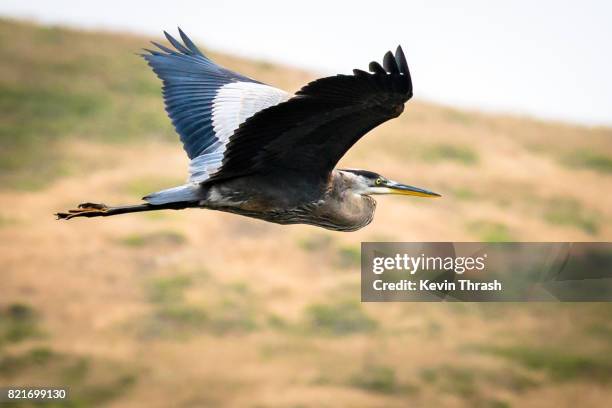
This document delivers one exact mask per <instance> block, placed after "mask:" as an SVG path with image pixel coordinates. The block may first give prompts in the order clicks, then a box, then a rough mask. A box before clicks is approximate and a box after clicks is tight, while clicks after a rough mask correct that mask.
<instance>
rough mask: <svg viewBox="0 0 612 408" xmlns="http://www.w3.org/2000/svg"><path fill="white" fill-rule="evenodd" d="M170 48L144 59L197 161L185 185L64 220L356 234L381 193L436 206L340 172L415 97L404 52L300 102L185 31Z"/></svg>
mask: <svg viewBox="0 0 612 408" xmlns="http://www.w3.org/2000/svg"><path fill="white" fill-rule="evenodd" d="M164 34H165V35H166V38H167V39H168V41H169V42H170V44H171V45H172V47H174V49H173V48H170V47H166V46H164V45H161V44H157V43H155V42H153V45H155V46H156V47H157V49H156V50H148V49H146V50H145V51H146V53H145V54H143V55H142V56H143V57H144V59H145V60H146V61H147V62H148V64H149V65H150V66H151V68H152V69H153V71H154V72H155V73H156V74H157V76H158V77H159V78H160V79H161V80H162V82H163V96H164V101H165V105H166V111H167V112H168V115H169V116H170V119H171V120H172V123H173V124H174V127H175V129H176V131H177V133H178V134H179V135H180V138H181V141H182V142H183V147H184V149H185V151H186V152H187V156H189V159H190V160H191V162H190V165H189V179H188V182H187V183H186V184H184V185H181V186H178V187H173V188H169V189H166V190H162V191H158V192H155V193H151V194H149V195H147V196H146V197H144V198H143V200H144V203H142V204H137V205H127V206H107V205H105V204H95V203H83V204H80V205H79V206H78V208H77V209H74V210H69V211H68V212H60V213H57V214H56V215H57V217H58V219H67V220H68V219H72V218H76V217H108V216H112V215H117V214H125V213H132V212H141V211H155V210H164V209H173V210H179V209H185V208H205V209H211V210H219V211H226V212H230V213H235V214H239V215H243V216H247V217H253V218H258V219H261V220H265V221H269V222H274V223H278V224H310V225H315V226H318V227H323V228H327V229H330V230H336V231H355V230H358V229H360V228H363V227H364V226H366V225H368V224H369V223H370V222H371V221H372V218H373V216H374V210H375V207H376V201H375V200H374V199H373V198H372V197H371V196H372V195H376V194H403V195H412V196H420V197H439V194H436V193H433V192H431V191H428V190H424V189H421V188H417V187H413V186H409V185H405V184H401V183H398V182H395V181H392V180H389V179H387V178H385V177H383V176H381V175H380V174H377V173H374V172H372V171H367V170H354V169H335V166H336V164H337V163H338V161H339V160H340V158H341V157H342V156H343V155H344V154H345V153H346V152H347V151H348V150H349V149H350V148H351V147H352V146H353V144H355V143H356V142H357V141H358V140H359V139H360V138H361V137H362V136H364V135H365V134H366V133H368V132H369V131H370V130H372V129H373V128H375V127H376V126H378V125H380V124H382V123H383V122H386V121H388V120H389V119H392V118H395V117H397V116H399V115H400V114H401V113H402V111H403V110H404V104H405V103H406V102H407V101H408V100H409V99H410V98H411V97H412V80H411V77H410V72H409V70H408V64H407V63H406V57H405V56H404V52H403V51H402V49H401V47H397V51H396V52H395V55H393V54H392V53H391V52H390V51H389V52H387V53H386V54H385V56H384V59H383V64H382V66H381V65H380V64H379V63H377V62H371V63H370V65H369V71H370V72H366V71H362V70H359V69H355V70H353V75H336V76H331V77H326V78H321V79H317V80H315V81H313V82H310V83H309V84H307V85H305V86H304V87H303V88H301V89H300V90H299V91H297V92H296V93H295V95H291V94H289V93H287V92H285V91H282V90H280V89H277V88H274V87H271V86H269V85H266V84H263V83H261V82H259V81H256V80H254V79H251V78H248V77H246V76H244V75H241V74H238V73H236V72H232V71H230V70H228V69H226V68H223V67H221V66H219V65H217V64H215V63H214V62H213V61H211V60H210V59H209V58H207V57H206V56H205V55H204V54H203V53H202V52H201V51H200V50H199V49H198V48H197V47H196V45H195V44H194V43H193V42H192V41H191V39H189V37H187V35H185V33H184V32H183V31H182V30H181V29H180V28H179V34H180V37H181V39H182V43H181V42H180V41H178V40H177V39H175V38H174V37H172V36H171V35H169V34H168V33H166V32H164Z"/></svg>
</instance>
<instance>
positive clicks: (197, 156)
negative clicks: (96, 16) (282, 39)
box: [143, 28, 291, 182]
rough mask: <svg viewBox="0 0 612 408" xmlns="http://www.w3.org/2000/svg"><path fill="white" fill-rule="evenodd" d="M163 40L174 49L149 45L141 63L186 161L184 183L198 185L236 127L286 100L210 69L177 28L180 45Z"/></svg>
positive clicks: (217, 162) (250, 82) (259, 85)
mask: <svg viewBox="0 0 612 408" xmlns="http://www.w3.org/2000/svg"><path fill="white" fill-rule="evenodd" d="M164 34H165V35H166V38H167V39H168V41H169V42H170V44H172V46H173V47H174V49H171V48H168V47H165V46H163V45H161V44H157V43H155V42H154V43H153V44H154V45H155V46H156V47H157V48H159V50H146V51H147V54H144V55H143V57H144V58H145V59H146V60H147V62H148V63H149V65H150V66H151V68H152V69H153V71H154V72H155V73H156V74H157V76H158V77H159V78H160V79H161V80H162V81H163V95H164V102H165V104H166V111H167V112H168V115H169V116H170V119H172V123H173V124H174V127H175V129H176V131H177V133H178V134H179V135H180V137H181V141H182V142H183V147H184V149H185V151H186V152H187V155H188V156H189V158H190V159H192V161H191V164H190V173H191V176H190V180H191V181H192V182H203V181H205V180H206V179H207V178H208V177H209V175H210V174H212V173H215V172H217V170H218V169H219V168H220V167H221V163H222V160H223V157H224V152H225V146H226V144H227V143H228V140H229V138H230V136H231V135H232V134H233V133H234V131H235V130H236V129H237V128H238V126H239V125H240V124H241V123H243V122H244V121H245V120H246V119H248V118H249V117H251V116H253V115H254V114H255V113H257V112H259V111H261V110H262V109H265V108H267V107H270V106H273V105H276V104H278V103H280V102H283V101H286V100H287V99H289V98H290V97H291V95H289V94H288V93H286V92H284V91H282V90H280V89H276V88H273V87H271V86H268V85H265V84H262V83H260V82H258V81H255V80H253V79H251V78H248V77H246V76H243V75H240V74H238V73H235V72H232V71H230V70H228V69H225V68H223V67H221V66H219V65H217V64H215V63H214V62H212V61H211V60H210V59H208V58H207V57H206V56H204V54H202V52H201V51H200V50H199V49H198V48H197V47H196V45H195V44H194V43H193V42H192V41H191V40H190V39H189V37H187V35H185V33H184V32H183V31H182V30H181V29H180V28H179V34H180V36H181V39H182V40H183V44H182V43H181V42H179V41H178V40H176V39H175V38H173V37H172V36H171V35H169V34H168V33H166V32H164Z"/></svg>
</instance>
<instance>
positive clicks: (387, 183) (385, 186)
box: [339, 169, 440, 197]
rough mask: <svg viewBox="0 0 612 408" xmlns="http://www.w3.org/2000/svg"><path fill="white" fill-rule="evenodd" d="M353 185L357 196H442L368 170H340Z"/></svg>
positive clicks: (352, 187)
mask: <svg viewBox="0 0 612 408" xmlns="http://www.w3.org/2000/svg"><path fill="white" fill-rule="evenodd" d="M339 171H340V172H341V173H342V174H343V175H344V176H345V177H347V178H348V180H349V182H350V183H351V187H350V188H351V190H352V191H353V192H354V193H356V194H362V195H373V194H399V195H411V196H418V197H440V194H438V193H434V192H432V191H428V190H424V189H422V188H418V187H414V186H409V185H406V184H401V183H398V182H396V181H393V180H389V179H388V178H386V177H383V176H381V175H380V174H378V173H374V172H373V171H368V170H353V169H342V170H339Z"/></svg>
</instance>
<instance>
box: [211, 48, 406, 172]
mask: <svg viewBox="0 0 612 408" xmlns="http://www.w3.org/2000/svg"><path fill="white" fill-rule="evenodd" d="M383 65H384V67H385V68H383V66H381V65H380V64H379V63H377V62H372V63H370V65H369V68H370V71H372V73H367V72H365V71H361V70H355V71H354V75H336V76H333V77H327V78H321V79H318V80H316V81H313V82H311V83H309V84H307V85H306V86H304V87H303V88H302V89H301V90H299V91H298V92H297V93H296V94H295V96H294V97H293V98H291V99H289V100H288V101H286V102H282V103H279V104H276V105H274V106H271V107H268V108H266V109H263V110H261V111H259V112H258V113H257V114H255V115H253V116H252V117H250V118H249V119H247V120H246V121H244V122H243V123H242V124H241V125H240V126H239V127H238V129H237V130H235V131H234V132H233V134H232V135H231V136H230V137H229V142H228V143H227V145H226V146H225V154H224V157H223V162H222V165H221V166H220V167H219V169H218V171H217V172H216V173H214V174H211V176H210V178H209V180H210V181H211V182H212V181H218V180H221V179H224V178H231V177H238V176H243V175H247V174H253V173H261V174H270V173H286V172H288V171H295V172H299V174H300V176H303V177H312V178H314V179H317V180H321V179H326V178H327V177H328V175H329V173H330V172H331V171H332V169H333V168H334V166H335V165H336V164H337V162H338V161H339V160H340V158H341V157H342V156H343V155H344V154H345V153H346V152H347V151H348V149H350V148H351V146H352V145H353V144H354V143H356V142H357V141H358V140H359V139H360V138H361V137H362V136H363V135H364V134H366V133H367V132H369V131H370V130H371V129H373V128H374V127H376V126H378V125H380V124H381V123H383V122H385V121H387V120H389V119H392V118H394V117H397V116H399V115H400V114H401V112H402V111H403V108H404V103H405V102H407V101H408V100H409V99H410V98H411V97H412V92H413V90H412V80H411V77H410V73H409V71H408V65H407V64H406V60H405V57H404V55H403V52H402V50H401V48H399V47H398V50H397V52H396V55H395V57H394V56H393V54H391V53H390V52H388V53H387V54H386V55H385V57H384V60H383Z"/></svg>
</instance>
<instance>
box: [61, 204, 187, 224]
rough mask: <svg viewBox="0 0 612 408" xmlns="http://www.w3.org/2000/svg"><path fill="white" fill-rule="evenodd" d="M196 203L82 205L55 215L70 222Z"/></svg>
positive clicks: (175, 207)
mask: <svg viewBox="0 0 612 408" xmlns="http://www.w3.org/2000/svg"><path fill="white" fill-rule="evenodd" d="M195 206H196V205H195V203H192V202H187V201H182V202H178V203H167V204H162V205H153V204H148V203H145V204H136V205H122V206H116V207H109V206H107V205H106V204H96V203H82V204H79V206H78V207H77V208H76V209H73V210H68V212H58V213H57V214H55V216H56V217H57V219H58V220H69V219H72V218H75V217H109V216H111V215H118V214H126V213H133V212H142V211H157V210H182V209H185V208H189V207H195Z"/></svg>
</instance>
